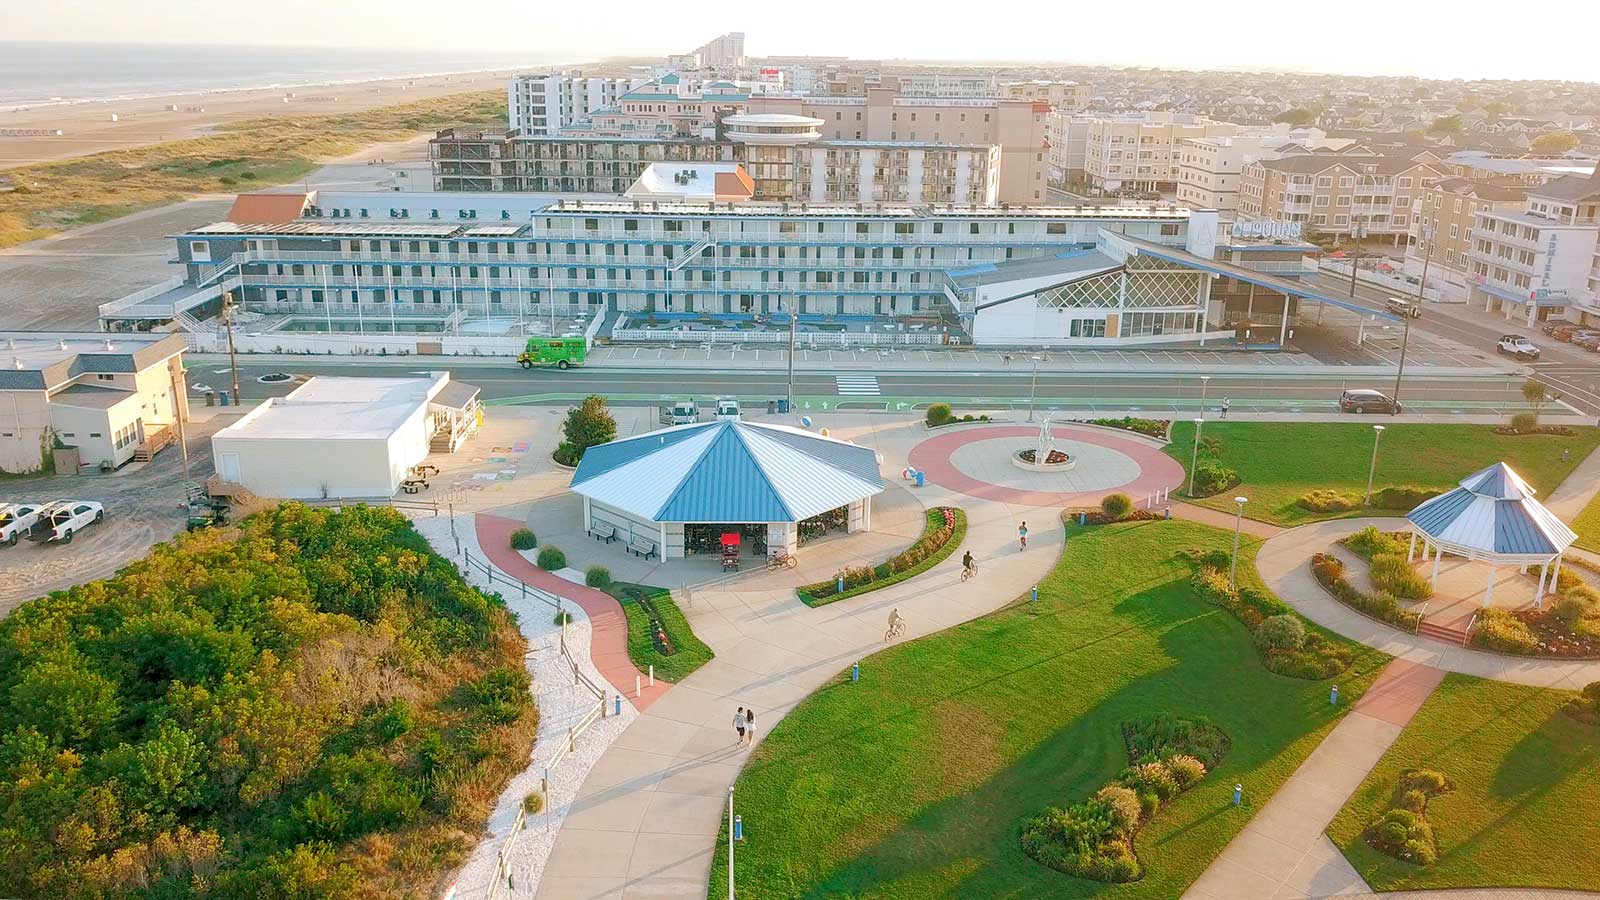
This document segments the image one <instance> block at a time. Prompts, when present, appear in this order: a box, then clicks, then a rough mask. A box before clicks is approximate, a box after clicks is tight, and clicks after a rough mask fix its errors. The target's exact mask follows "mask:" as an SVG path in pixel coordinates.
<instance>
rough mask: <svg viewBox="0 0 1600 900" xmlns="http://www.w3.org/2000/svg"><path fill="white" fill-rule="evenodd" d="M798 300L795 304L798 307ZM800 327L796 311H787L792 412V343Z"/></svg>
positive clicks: (798, 314) (790, 407)
mask: <svg viewBox="0 0 1600 900" xmlns="http://www.w3.org/2000/svg"><path fill="white" fill-rule="evenodd" d="M799 303H800V301H799V299H798V298H796V300H795V304H796V305H797V306H798V305H799ZM799 327H800V313H799V311H798V310H793V309H791V310H789V401H788V402H789V410H790V411H791V412H792V411H793V410H794V342H795V332H796V331H797V330H798V329H799Z"/></svg>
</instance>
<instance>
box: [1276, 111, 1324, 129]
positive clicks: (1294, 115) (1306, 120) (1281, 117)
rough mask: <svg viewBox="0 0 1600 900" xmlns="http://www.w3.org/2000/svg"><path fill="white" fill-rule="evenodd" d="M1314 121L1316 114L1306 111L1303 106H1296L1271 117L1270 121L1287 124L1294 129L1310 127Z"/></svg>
mask: <svg viewBox="0 0 1600 900" xmlns="http://www.w3.org/2000/svg"><path fill="white" fill-rule="evenodd" d="M1316 120H1317V116H1316V114H1315V113H1313V112H1312V111H1311V110H1309V109H1306V108H1305V107H1304V106H1296V107H1294V108H1293V109H1286V110H1284V111H1283V112H1281V113H1278V114H1277V115H1276V116H1273V117H1272V121H1274V122H1287V123H1289V124H1290V125H1292V126H1294V127H1296V128H1298V127H1300V126H1302V125H1310V124H1311V123H1312V122H1315V121H1316Z"/></svg>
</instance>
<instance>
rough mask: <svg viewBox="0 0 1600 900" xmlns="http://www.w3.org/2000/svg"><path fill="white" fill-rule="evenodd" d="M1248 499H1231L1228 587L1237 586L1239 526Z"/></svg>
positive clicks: (1242, 519) (1242, 520)
mask: <svg viewBox="0 0 1600 900" xmlns="http://www.w3.org/2000/svg"><path fill="white" fill-rule="evenodd" d="M1248 499H1249V498H1246V497H1235V498H1233V559H1232V561H1230V562H1229V563H1228V587H1230V588H1232V587H1237V586H1238V572H1239V526H1240V525H1241V524H1242V523H1243V522H1244V504H1245V502H1246V500H1248Z"/></svg>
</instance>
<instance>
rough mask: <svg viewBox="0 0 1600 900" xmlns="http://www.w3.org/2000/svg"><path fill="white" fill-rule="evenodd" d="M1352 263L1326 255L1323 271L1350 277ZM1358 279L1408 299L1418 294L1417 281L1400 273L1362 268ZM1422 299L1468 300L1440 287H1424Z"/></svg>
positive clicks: (1440, 301)
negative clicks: (1329, 257)
mask: <svg viewBox="0 0 1600 900" xmlns="http://www.w3.org/2000/svg"><path fill="white" fill-rule="evenodd" d="M1350 265H1351V264H1350V263H1347V262H1345V261H1344V260H1342V259H1328V258H1326V257H1324V258H1323V260H1322V263H1321V268H1322V271H1324V272H1327V273H1328V274H1330V275H1337V276H1339V277H1341V278H1346V279H1348V278H1349V277H1350ZM1356 281H1358V282H1360V283H1362V284H1366V285H1370V286H1372V287H1376V288H1382V289H1383V290H1386V291H1392V292H1393V293H1394V295H1395V296H1397V297H1402V298H1405V299H1408V300H1409V299H1413V298H1415V297H1416V296H1417V282H1416V281H1411V280H1408V279H1407V278H1405V277H1403V276H1401V275H1398V274H1390V273H1388V272H1383V271H1380V270H1377V269H1362V270H1361V272H1360V273H1359V274H1358V275H1356ZM1428 281H1429V283H1430V284H1434V285H1437V284H1438V283H1439V282H1437V281H1434V280H1433V279H1432V278H1430V279H1428ZM1422 299H1424V300H1428V301H1431V302H1433V303H1460V302H1462V301H1464V300H1466V298H1465V297H1453V296H1451V295H1450V293H1449V292H1447V291H1445V290H1442V289H1440V288H1438V287H1429V288H1424V289H1423V291H1422Z"/></svg>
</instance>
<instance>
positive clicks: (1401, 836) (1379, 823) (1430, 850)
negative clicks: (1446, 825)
mask: <svg viewBox="0 0 1600 900" xmlns="http://www.w3.org/2000/svg"><path fill="white" fill-rule="evenodd" d="M1454 789H1455V785H1453V784H1451V783H1450V779H1448V778H1446V777H1445V776H1444V774H1443V773H1442V772H1436V771H1434V770H1432V769H1407V770H1406V771H1404V772H1401V773H1400V779H1399V782H1398V784H1396V786H1395V791H1394V796H1393V798H1392V799H1391V800H1390V802H1389V808H1388V809H1386V810H1384V812H1383V814H1382V815H1380V816H1379V817H1378V818H1377V820H1376V821H1374V822H1373V823H1372V824H1371V825H1368V826H1367V830H1366V831H1365V832H1364V833H1363V836H1364V837H1365V838H1366V840H1367V843H1368V844H1370V845H1371V846H1372V847H1374V848H1375V849H1377V850H1378V851H1380V852H1382V853H1386V854H1388V855H1389V856H1392V857H1394V858H1395V859H1399V860H1404V861H1405V862H1409V863H1415V864H1416V865H1419V866H1431V865H1433V864H1434V863H1435V862H1437V861H1438V859H1439V846H1438V844H1437V842H1436V841H1435V840H1434V835H1433V826H1432V824H1431V823H1429V822H1428V816H1427V809H1428V800H1429V798H1432V797H1436V796H1438V795H1440V794H1444V793H1448V792H1450V791H1452V790H1454Z"/></svg>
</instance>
